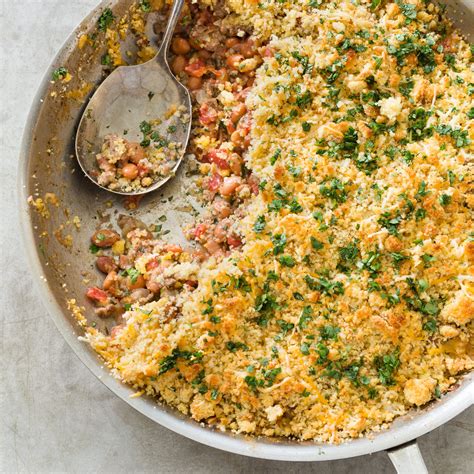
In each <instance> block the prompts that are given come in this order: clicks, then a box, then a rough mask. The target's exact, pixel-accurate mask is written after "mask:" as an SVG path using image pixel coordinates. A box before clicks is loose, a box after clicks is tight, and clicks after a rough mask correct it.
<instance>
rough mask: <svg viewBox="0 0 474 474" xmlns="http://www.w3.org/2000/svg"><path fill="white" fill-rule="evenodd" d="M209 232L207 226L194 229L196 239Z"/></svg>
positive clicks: (200, 225) (198, 226) (201, 225)
mask: <svg viewBox="0 0 474 474" xmlns="http://www.w3.org/2000/svg"><path fill="white" fill-rule="evenodd" d="M206 231H207V225H206V224H198V225H197V226H196V227H195V229H194V237H196V238H197V239H199V238H200V237H202V236H203V235H204V234H205V233H206Z"/></svg>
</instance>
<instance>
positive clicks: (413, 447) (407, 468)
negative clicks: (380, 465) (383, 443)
mask: <svg viewBox="0 0 474 474" xmlns="http://www.w3.org/2000/svg"><path fill="white" fill-rule="evenodd" d="M387 454H388V457H389V458H390V461H392V463H393V465H394V467H395V469H396V470H397V473H398V474H428V469H426V465H425V461H423V456H422V455H421V451H420V448H419V447H418V443H417V442H416V439H415V440H413V441H409V442H408V443H405V444H401V445H400V446H396V447H395V448H392V449H389V450H387Z"/></svg>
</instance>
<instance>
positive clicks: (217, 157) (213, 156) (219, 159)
mask: <svg viewBox="0 0 474 474" xmlns="http://www.w3.org/2000/svg"><path fill="white" fill-rule="evenodd" d="M207 159H208V160H209V162H210V163H215V164H216V165H217V167H218V168H219V169H221V170H228V169H229V168H230V166H229V162H228V153H227V151H225V150H216V149H215V148H212V149H211V150H209V152H208V153H207Z"/></svg>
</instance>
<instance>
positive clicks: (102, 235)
mask: <svg viewBox="0 0 474 474" xmlns="http://www.w3.org/2000/svg"><path fill="white" fill-rule="evenodd" d="M117 240H120V235H118V234H117V232H115V231H113V230H110V229H100V230H98V231H96V232H94V234H93V236H92V237H91V241H92V243H93V244H94V245H96V246H97V247H100V248H104V247H112V245H114V244H115V242H117Z"/></svg>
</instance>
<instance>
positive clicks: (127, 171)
mask: <svg viewBox="0 0 474 474" xmlns="http://www.w3.org/2000/svg"><path fill="white" fill-rule="evenodd" d="M122 174H123V177H124V178H126V179H129V180H133V179H135V178H136V177H137V176H138V168H137V166H136V165H134V164H133V163H127V164H126V165H125V166H124V167H123V168H122Z"/></svg>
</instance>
